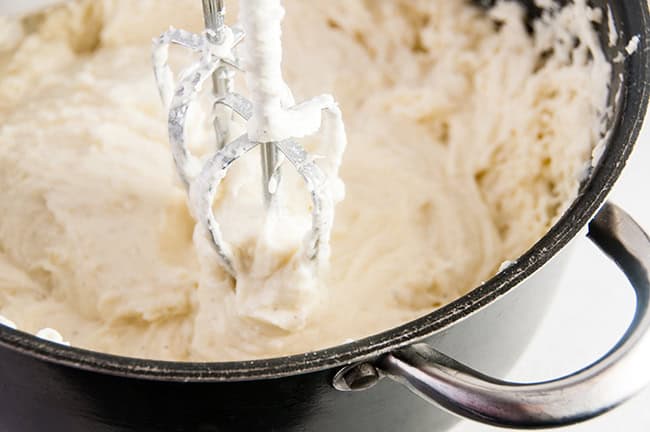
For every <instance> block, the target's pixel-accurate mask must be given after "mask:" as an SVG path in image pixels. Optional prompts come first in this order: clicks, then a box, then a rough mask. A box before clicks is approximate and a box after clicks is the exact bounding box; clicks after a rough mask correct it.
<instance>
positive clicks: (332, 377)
mask: <svg viewBox="0 0 650 432" xmlns="http://www.w3.org/2000/svg"><path fill="white" fill-rule="evenodd" d="M481 3H483V7H489V6H488V5H487V3H489V2H481ZM523 3H525V4H527V5H528V6H529V11H530V16H531V18H532V17H534V16H535V15H536V14H537V13H538V11H537V9H535V7H534V6H531V4H532V2H531V1H525V2H523ZM595 3H596V6H600V7H604V8H605V9H604V10H607V8H608V7H609V8H611V11H612V13H613V16H614V18H615V22H616V25H617V27H618V30H619V33H620V37H619V46H617V47H613V48H612V47H607V43H606V41H607V40H608V28H607V20H604V22H603V23H602V25H601V26H600V27H601V28H600V34H601V37H602V41H603V46H605V47H606V48H605V51H606V53H607V55H608V56H609V58H610V59H613V58H614V57H615V56H616V54H617V52H618V51H621V50H622V49H623V48H624V45H625V44H626V43H627V41H628V40H630V38H631V37H633V36H635V35H638V36H640V38H641V43H640V46H639V49H638V51H637V52H636V53H635V54H634V55H632V56H630V57H629V58H628V59H627V60H626V61H625V62H622V63H615V64H614V69H615V70H614V74H613V81H612V97H611V99H612V100H611V102H612V105H613V106H614V116H613V117H612V121H611V125H610V128H611V139H610V142H609V145H608V146H607V148H606V150H605V152H604V155H603V156H602V158H601V159H600V162H599V163H598V165H597V167H595V169H594V170H593V172H592V173H591V175H590V176H589V178H588V180H587V181H586V182H585V183H584V185H583V187H582V190H581V192H580V195H579V197H578V198H577V199H576V201H575V202H574V203H573V205H572V206H571V208H570V209H569V210H568V211H567V213H566V214H565V215H564V216H563V217H562V219H561V220H560V221H559V222H558V223H557V224H556V225H555V226H554V227H553V228H552V229H551V231H550V232H549V233H548V234H547V235H546V236H545V237H544V238H542V239H541V240H540V241H539V242H538V243H537V244H536V245H535V246H534V247H533V248H532V249H531V250H530V251H529V252H527V253H526V254H525V255H523V256H522V257H521V258H520V259H518V260H517V262H516V263H514V264H513V265H512V266H511V267H509V268H508V269H506V270H505V271H503V272H501V273H500V274H498V275H497V276H495V277H494V278H493V279H491V280H489V281H488V282H486V283H484V284H483V285H482V286H480V287H478V288H476V289H475V290H473V291H472V292H470V293H469V294H467V295H466V296H464V297H462V298H461V299H459V300H457V301H455V302H454V303H452V304H450V305H448V306H446V307H444V308H442V309H439V310H437V311H435V312H432V313H431V314H429V315H427V316H425V317H423V318H421V319H418V320H415V321H413V322H410V323H408V324H405V325H403V326H401V327H398V328H395V329H392V330H390V331H387V332H384V333H382V334H379V335H376V336H373V337H370V338H367V339H363V340H359V341H357V342H354V343H351V344H348V345H344V346H340V347H337V348H333V349H327V350H322V351H318V352H311V353H307V354H304V355H297V356H291V357H286V358H280V359H271V360H261V361H247V362H235V363H196V364H195V363H171V362H160V361H146V360H137V359H129V358H122V357H117V356H112V355H106V354H100V353H96V352H90V351H85V350H82V349H77V348H68V347H64V346H60V345H57V344H53V343H49V342H46V341H43V340H40V339H37V338H35V337H34V336H31V335H29V334H26V333H22V332H20V331H14V330H10V329H8V328H4V327H1V326H0V431H2V432H5V431H6V432H31V431H37V432H42V431H51V432H57V431H65V432H71V431H93V432H102V431H139V432H144V431H152V432H153V431H155V432H163V431H170V432H171V431H203V432H208V431H212V432H216V431H231V430H237V431H239V430H241V431H262V430H272V431H321V430H322V431H333V430H336V431H347V430H354V431H362V430H368V431H387V432H394V431H399V430H407V431H419V430H421V431H431V430H443V429H446V428H447V427H449V426H450V425H452V424H453V422H454V421H456V420H455V419H456V417H454V416H452V415H450V414H448V413H447V412H446V411H445V410H447V411H452V412H455V413H456V414H460V415H462V416H466V417H470V418H473V419H476V420H479V421H483V422H487V423H492V424H498V425H512V426H517V427H544V426H552V425H563V424H569V423H572V422H576V421H580V420H584V419H586V418H590V417H592V416H595V415H597V414H599V413H601V412H604V411H606V410H608V409H610V408H612V407H614V406H616V405H617V404H619V403H620V402H622V401H624V400H625V399H627V398H628V397H630V396H632V395H633V394H634V393H635V392H636V391H638V390H639V389H641V388H642V387H643V386H644V385H646V384H647V383H649V382H650V368H648V367H647V365H648V364H650V340H649V338H648V335H646V330H647V328H648V316H647V314H646V310H647V307H648V293H649V291H650V283H649V282H648V270H649V269H650V240H649V239H648V237H647V236H646V235H645V234H643V232H642V231H641V230H640V229H639V228H638V227H637V226H636V225H635V224H634V223H633V222H632V221H631V219H629V217H627V216H626V215H625V214H624V213H623V212H622V210H620V209H618V208H617V207H614V206H612V205H609V204H607V205H605V206H604V207H603V203H604V202H605V198H606V196H607V194H608V192H609V191H610V189H611V187H612V185H613V184H614V182H615V181H616V179H617V178H618V176H619V174H620V173H621V171H622V170H623V167H624V165H625V162H626V160H627V158H628V157H629V155H630V153H631V151H632V147H633V145H634V142H635V140H636V138H637V135H638V133H639V129H640V127H641V123H642V121H643V119H644V114H645V110H646V105H647V101H648V90H649V87H650V84H649V82H650V55H649V51H648V47H647V45H646V44H647V41H648V40H650V38H649V36H650V35H649V33H650V32H649V24H650V21H649V17H648V15H649V14H648V3H647V2H646V1H645V0H610V1H596V2H595ZM619 89H620V92H619ZM616 94H619V95H620V97H619V98H618V99H616V98H615V95H616ZM599 209H600V211H599ZM595 214H597V215H596V216H595V218H594V215H595ZM592 218H594V219H593V220H592ZM590 221H592V222H591V224H590V236H591V238H592V239H593V240H594V241H595V243H596V244H597V245H598V246H600V247H601V248H602V249H603V250H604V251H605V252H606V253H607V254H608V255H610V256H611V257H612V258H613V259H614V260H615V261H616V262H617V263H618V264H619V266H620V267H621V268H622V269H623V270H624V271H625V273H626V274H627V276H628V278H629V279H630V281H631V282H632V285H633V286H634V288H635V289H636V292H637V299H638V302H637V303H638V304H637V315H636V319H635V320H634V323H633V324H632V327H631V328H630V330H629V331H628V333H627V334H626V335H625V336H624V337H623V339H622V341H621V343H620V344H619V345H617V346H616V347H615V348H614V349H613V350H612V351H611V352H610V353H609V354H608V355H607V356H605V357H604V358H603V359H601V360H599V361H598V362H596V363H595V364H594V365H593V366H591V367H589V368H587V369H585V370H583V371H580V372H579V373H577V374H574V375H572V376H570V377H565V378H562V379H559V380H557V381H554V382H550V383H541V384H531V385H527V386H513V385H510V384H508V383H503V382H500V381H498V380H495V379H493V378H489V376H499V375H501V374H503V373H505V372H506V371H507V370H508V369H509V368H510V367H511V366H512V365H513V364H514V362H515V361H516V360H517V358H518V357H519V355H520V354H521V352H522V351H523V349H524V348H525V346H526V345H527V343H528V341H529V339H530V338H531V336H532V335H533V333H534V331H535V329H536V328H537V327H538V325H539V323H540V321H541V319H542V317H543V315H544V313H545V310H546V306H547V305H548V303H549V302H550V301H551V299H552V298H553V295H554V292H555V288H556V286H557V285H556V283H555V282H556V279H557V277H558V274H559V271H560V269H561V266H562V261H563V253H561V251H563V249H564V248H565V246H567V244H568V243H570V242H571V240H573V239H574V238H575V237H576V236H577V235H578V234H579V232H580V231H581V230H582V228H583V227H585V226H586V225H587V224H589V222H590ZM424 343H426V345H425V344H424ZM432 347H435V350H434V349H433V348H432ZM442 352H444V353H445V355H443V354H441V353H442ZM451 358H454V359H456V360H457V361H459V362H462V363H463V364H468V365H472V366H473V367H475V368H477V369H480V370H481V371H482V372H483V374H484V375H482V374H479V373H476V372H474V371H472V370H470V369H468V368H467V367H466V366H463V365H462V364H460V363H457V362H456V361H454V360H451ZM488 375H489V376H488ZM384 377H389V378H392V379H394V380H397V381H400V382H402V383H404V384H406V386H408V387H410V389H411V390H414V391H415V392H417V393H418V394H419V395H421V396H423V397H425V398H426V399H428V400H429V401H431V402H434V404H436V405H437V406H431V405H430V404H428V403H425V402H424V401H423V400H422V399H421V398H419V397H418V396H416V395H414V394H413V393H411V392H409V391H408V390H407V389H406V388H405V387H403V386H400V385H396V384H395V383H394V382H392V380H382V378H384ZM353 390H358V391H353Z"/></svg>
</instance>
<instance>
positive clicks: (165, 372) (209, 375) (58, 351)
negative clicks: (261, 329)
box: [0, 2, 650, 382]
mask: <svg viewBox="0 0 650 432" xmlns="http://www.w3.org/2000/svg"><path fill="white" fill-rule="evenodd" d="M633 3H635V4H636V2H633ZM638 4H639V5H640V9H641V10H640V11H639V10H631V9H629V6H630V4H629V3H627V2H621V3H620V5H619V6H621V7H623V8H624V14H623V16H621V17H619V18H622V19H624V21H625V22H624V24H625V25H626V26H621V27H623V28H619V31H620V32H622V33H624V35H622V37H623V38H626V39H625V40H629V38H630V37H632V36H633V35H638V36H639V37H640V39H641V41H640V44H639V47H638V49H637V52H636V53H635V54H634V55H631V56H629V57H628V58H627V60H626V61H625V63H624V77H623V82H624V85H623V90H622V93H621V100H620V107H619V109H620V114H619V115H618V118H617V121H616V123H615V124H614V126H613V128H612V130H611V136H610V141H609V144H608V145H607V146H606V148H605V151H604V153H603V155H602V157H601V158H600V160H599V162H598V164H597V166H596V167H595V169H594V170H593V173H592V175H591V178H590V180H589V182H588V183H587V184H586V185H585V187H584V189H583V190H582V191H581V193H580V194H579V196H578V197H577V198H576V199H575V200H574V202H573V203H572V205H571V206H570V207H569V209H568V210H567V211H566V212H565V214H564V215H563V216H562V217H561V218H560V219H559V220H558V221H557V223H555V224H554V225H553V227H552V228H551V229H550V230H549V232H548V233H547V234H546V235H545V236H544V237H542V238H541V239H540V240H539V241H538V242H537V243H535V245H533V246H532V247H531V248H530V249H529V250H528V251H527V252H526V253H524V254H523V255H522V256H521V257H520V258H519V259H518V260H517V261H515V262H514V263H513V264H512V265H511V266H509V267H508V268H506V269H505V270H503V271H501V272H499V273H498V274H497V275H495V276H494V277H492V278H491V279H490V280H488V281H486V282H484V283H483V284H481V285H480V286H478V287H477V288H475V289H473V290H472V291H470V292H468V293H467V294H466V295H464V296H463V297H461V298H459V299H457V300H455V301H454V302H452V303H450V304H448V305H446V306H443V307H442V308H440V309H437V310H435V311H433V312H431V313H429V314H427V315H425V316H423V317H421V318H418V319H415V320H413V321H410V322H408V323H405V324H403V325H401V326H398V327H395V328H392V329H390V330H387V331H384V332H381V333H378V334H375V335H372V336H369V337H366V338H363V339H360V340H357V341H354V342H351V343H349V344H344V345H339V346H336V347H332V348H327V349H322V350H317V351H312V352H309V353H305V354H299V355H291V356H285V357H277V358H272V359H265V360H251V361H236V362H202V363H199V362H173V361H161V360H145V359H137V358H130V357H123V356H117V355H112V354H105V353H100V352H95V351H90V350H86V349H82V348H76V347H67V346H63V345H60V344H56V343H52V342H48V341H45V340H42V339H39V338H37V337H35V336H33V335H31V334H29V333H25V332H22V331H19V330H12V329H10V328H8V327H5V326H1V325H0V347H3V348H6V349H10V350H13V351H17V352H19V353H22V354H25V355H28V356H31V357H34V358H37V359H41V360H44V361H47V362H51V363H55V364H59V365H63V366H68V367H72V368H76V369H81V370H86V371H90V372H95V373H102V374H108V375H116V376H123V377H129V378H137V379H144V380H155V381H171V382H232V381H250V380H258V379H269V378H279V377H286V376H292V375H300V374H306V373H313V372H319V371H324V370H328V369H332V368H335V367H340V366H343V365H347V364H352V363H358V362H363V361H367V360H371V359H374V358H376V357H378V356H380V355H382V354H385V353H388V352H390V351H393V350H395V349H398V348H401V347H404V346H407V345H410V344H413V343H414V342H417V341H420V340H422V339H425V338H427V337H429V336H431V335H432V334H434V333H437V332H439V331H441V330H444V329H445V328H448V327H450V326H451V325H453V324H456V323H457V322H460V321H461V320H464V319H466V318H468V317H469V316H470V315H473V314H474V313H476V312H478V311H479V310H481V309H483V308H484V307H487V306H488V305H490V304H491V303H493V302H495V301H496V300H497V299H499V298H501V297H502V296H504V295H506V294H508V293H509V292H510V291H511V290H513V289H515V288H516V287H517V286H518V285H520V283H521V282H523V281H524V280H525V279H526V278H528V277H529V276H530V275H532V274H533V273H535V272H536V271H537V270H538V269H540V268H541V267H542V266H543V265H544V264H546V263H547V262H548V261H549V260H550V259H551V258H553V257H554V256H555V255H556V254H557V253H558V252H559V251H560V250H562V249H563V248H564V246H566V245H567V244H568V243H569V242H570V241H571V240H572V239H573V238H574V237H576V236H577V235H578V233H579V232H580V231H581V230H582V228H583V227H584V226H586V224H587V223H588V222H589V221H590V219H591V218H592V216H593V215H594V214H595V213H596V212H597V211H598V209H599V208H600V207H601V205H602V204H603V203H604V202H605V199H606V197H607V195H608V194H609V192H610V190H611V189H612V187H613V185H614V183H615V182H616V180H617V179H618V177H619V176H620V174H621V172H622V171H623V169H624V167H625V164H626V162H627V160H628V158H629V156H630V154H631V153H632V150H633V148H634V144H635V141H636V139H637V138H638V135H639V133H640V130H641V126H642V124H643V121H644V117H645V113H646V110H647V107H648V99H649V97H650V50H649V49H648V47H647V46H646V44H647V43H648V42H650V16H649V11H648V7H647V5H646V3H645V2H639V3H638ZM630 30H632V31H630Z"/></svg>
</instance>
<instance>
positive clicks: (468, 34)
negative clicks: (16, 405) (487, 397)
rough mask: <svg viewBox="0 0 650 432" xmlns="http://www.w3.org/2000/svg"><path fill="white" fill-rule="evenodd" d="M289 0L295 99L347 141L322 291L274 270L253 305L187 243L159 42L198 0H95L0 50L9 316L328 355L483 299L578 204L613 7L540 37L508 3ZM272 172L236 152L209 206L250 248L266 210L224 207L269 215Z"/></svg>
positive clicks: (21, 321)
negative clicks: (158, 71) (265, 185)
mask: <svg viewBox="0 0 650 432" xmlns="http://www.w3.org/2000/svg"><path fill="white" fill-rule="evenodd" d="M229 6H230V3H229ZM232 6H233V7H230V11H229V13H230V15H236V7H234V4H233V5H232ZM285 7H286V9H287V16H286V19H285V26H284V37H283V39H284V47H283V48H284V52H285V63H284V71H283V72H284V76H285V80H286V81H287V82H288V83H290V85H291V87H292V90H293V93H294V96H295V99H296V100H298V101H300V100H305V99H307V98H309V97H311V96H312V95H314V94H319V93H320V92H323V91H325V92H328V93H331V94H334V95H336V98H337V100H338V101H339V102H340V104H341V107H342V110H343V112H344V113H345V120H346V125H347V130H348V137H349V147H348V152H347V154H346V158H345V161H344V164H343V167H342V173H341V174H342V178H343V180H344V181H345V183H346V187H347V196H346V200H345V201H344V202H343V203H341V204H340V205H339V207H338V212H337V216H336V223H335V226H334V233H333V238H332V258H331V269H330V271H329V273H328V274H327V275H324V276H323V280H322V281H321V283H322V284H323V285H324V287H325V288H326V289H324V290H319V292H324V293H326V295H325V296H322V297H321V296H311V294H310V292H309V291H304V290H300V289H291V288H292V287H291V286H284V285H282V278H280V279H278V280H277V283H278V284H280V285H279V286H278V287H277V289H275V290H269V291H268V293H269V295H270V296H274V297H273V298H268V299H266V300H265V301H264V303H263V305H262V306H260V305H259V304H256V303H255V302H250V297H248V296H247V295H245V293H242V292H241V291H238V290H236V289H234V286H233V284H232V282H231V280H230V278H229V277H228V276H227V274H226V273H225V272H224V271H223V270H222V269H221V268H220V266H219V265H216V264H215V257H214V254H213V252H212V251H211V249H210V245H209V244H208V243H207V242H206V241H205V240H206V239H205V238H202V237H200V236H198V237H197V236H193V233H194V220H193V218H192V217H191V216H190V214H189V213H188V210H187V203H186V197H185V191H184V189H183V187H182V185H180V182H178V180H177V175H176V172H175V170H174V168H173V164H172V159H171V155H170V150H169V146H168V142H167V134H166V124H165V113H164V112H163V108H162V106H161V104H160V101H159V97H158V94H157V90H156V87H155V83H154V80H153V76H152V75H153V74H152V73H151V65H150V56H149V52H150V41H151V38H152V37H153V36H155V35H157V34H160V33H161V32H162V31H164V30H166V29H167V27H168V26H169V25H170V24H174V25H175V26H176V27H179V28H187V29H190V30H194V31H200V29H201V27H202V18H201V11H200V2H197V1H194V0H182V1H173V2H172V1H153V0H139V1H135V2H133V1H127V0H102V1H83V2H77V3H75V4H73V5H71V6H68V7H65V8H59V9H56V10H52V11H51V12H49V13H47V14H44V15H41V16H39V17H32V18H30V19H29V20H27V21H25V22H23V23H22V26H21V27H22V29H21V30H20V31H17V32H12V33H11V35H10V36H8V37H4V36H3V39H2V41H0V50H1V51H0V118H2V122H1V123H0V313H1V314H2V315H4V316H5V317H7V318H9V319H11V320H12V321H14V322H15V323H16V324H17V325H18V326H19V327H20V328H23V329H26V330H28V331H33V332H36V331H37V330H39V329H41V328H45V327H53V328H56V329H57V330H58V331H59V332H60V333H61V334H62V335H63V337H64V339H65V340H66V341H70V342H71V343H72V345H75V346H82V347H88V348H92V349H96V350H101V351H107V352H112V353H118V354H125V355H130V356H138V357H147V358H163V359H176V360H236V359H249V358H260V357H269V356H277V355H283V354H289V353H297V352H303V351H308V350H313V349H317V348H323V347H327V346H333V345H336V344H340V343H343V342H344V341H346V340H348V339H356V338H360V337H363V336H367V335H369V334H372V333H376V332H378V331H381V330H385V329H388V328H390V327H393V326H395V325H398V324H400V323H403V322H405V321H407V320H410V319H412V318H415V317H417V316H420V315H422V314H425V313H427V312H429V311H431V310H432V309H434V308H436V307H439V306H440V305H442V304H445V303H447V302H449V301H451V300H453V299H454V298H457V297H458V296H460V295H462V294H463V293H465V292H467V290H469V289H471V288H472V287H474V286H476V285H477V284H478V283H480V282H481V281H482V280H485V279H487V278H489V277H490V276H491V275H493V274H494V273H495V272H496V271H497V269H498V268H499V265H500V264H501V263H502V262H503V261H505V260H514V259H516V258H517V257H518V256H519V255H520V254H521V253H522V252H523V251H525V250H526V249H527V248H528V247H529V246H531V245H532V244H533V243H534V242H535V241H536V240H537V239H538V238H539V237H541V236H542V235H543V234H544V233H545V232H546V230H547V229H548V228H549V226H550V225H551V224H552V223H553V221H554V220H556V218H557V217H558V216H559V215H560V214H561V213H562V212H563V211H564V209H565V208H566V206H567V205H568V203H569V202H570V201H571V200H572V199H573V197H574V196H575V194H576V192H577V187H578V179H579V176H580V175H581V174H582V170H583V169H584V168H585V167H586V166H588V161H589V156H590V153H591V150H592V148H593V146H594V145H596V144H597V143H598V141H599V140H600V138H601V134H602V132H603V131H602V130H601V129H602V127H601V122H600V119H601V116H602V115H603V114H604V113H605V104H606V96H607V91H608V89H607V82H608V80H609V75H610V68H609V65H608V64H607V63H606V61H605V60H604V58H603V56H602V54H601V52H600V49H599V48H598V43H597V37H596V35H595V33H593V31H592V29H591V25H590V20H597V19H603V16H602V14H601V13H599V12H598V11H588V10H587V8H586V6H585V4H584V1H576V2H575V5H573V6H570V7H568V8H565V9H564V10H562V11H558V12H557V13H556V14H554V15H553V17H547V19H546V20H545V22H543V23H538V25H536V33H535V36H534V37H530V36H529V35H528V34H527V32H526V28H525V26H524V24H523V22H522V12H521V10H520V9H519V7H517V6H516V5H515V4H513V3H510V2H505V3H502V4H500V5H499V6H498V7H496V8H495V9H493V10H492V11H491V12H490V15H489V16H488V15H485V14H483V13H482V12H480V11H479V10H478V9H475V8H473V7H470V6H468V5H467V4H466V3H465V2H464V1H462V0H439V1H433V0H431V1H412V0H408V1H406V0H404V1H400V0H395V1H376V2H365V1H361V0H336V1H325V0H323V1H320V0H318V1H316V0H314V1H309V2H304V1H300V0H291V1H290V0H287V1H286V2H285ZM143 17H146V19H143ZM497 23H498V24H497ZM19 28H20V27H19ZM21 32H22V34H20V33H21ZM3 34H4V33H3ZM17 35H18V36H17ZM576 38H577V40H579V41H580V43H579V44H578V45H577V47H576V46H575V44H574V41H575V39H576ZM549 53H550V55H549ZM173 54H174V56H173V58H174V59H175V60H174V61H175V62H177V64H179V65H184V64H187V61H188V60H190V59H189V58H184V55H183V54H182V53H179V52H176V53H173ZM240 85H243V82H242V83H240ZM203 120H205V119H204V118H203V117H202V114H201V112H200V111H197V112H196V113H195V117H194V119H193V121H194V124H195V127H192V128H191V129H190V130H191V134H192V142H193V143H196V145H195V146H194V149H193V150H194V151H196V152H197V153H199V154H200V153H205V152H208V151H209V150H210V148H211V147H210V146H211V145H213V141H214V138H213V131H212V129H211V125H209V124H208V123H209V122H207V121H203ZM200 125H203V126H202V127H201V126H200ZM308 144H309V143H308ZM313 146H317V144H313ZM257 166H258V155H257V154H251V155H249V157H247V158H245V159H244V160H242V161H240V162H239V163H238V164H237V166H235V167H234V169H233V172H232V173H231V174H229V178H228V179H227V181H226V183H225V184H224V188H223V193H222V194H221V195H220V196H219V197H218V198H217V202H216V205H215V211H216V213H217V216H218V218H219V220H220V221H223V225H224V228H223V231H224V234H225V235H226V236H230V238H229V239H230V241H232V242H233V243H237V244H239V245H245V244H246V239H255V236H256V235H257V234H259V228H257V227H259V224H260V222H261V221H260V220H259V217H258V216H256V214H258V213H255V212H251V213H250V214H248V213H245V212H241V211H235V209H234V208H233V207H234V206H227V205H222V204H223V202H230V203H235V202H237V203H239V205H240V206H244V207H245V206H246V205H247V204H246V203H247V202H248V201H247V200H248V199H250V202H255V203H259V205H261V203H260V201H259V200H258V199H257V198H256V199H252V198H251V197H250V195H252V192H251V194H248V192H249V191H257V192H256V193H258V194H259V177H254V178H251V177H250V176H246V175H244V174H243V173H247V172H250V171H251V170H253V169H255V168H254V167H257ZM292 182H295V183H296V184H300V182H299V180H298V179H296V178H293V179H292V178H291V174H287V179H284V178H283V185H285V186H284V187H290V185H291V184H292ZM298 187H299V186H298ZM305 200H306V199H305ZM251 205H252V204H251ZM292 214H300V212H294V213H292ZM228 221H231V222H228ZM278 221H279V222H278V223H280V224H281V223H287V224H291V223H293V222H294V220H293V219H292V218H291V217H290V215H289V217H287V218H286V219H282V218H279V219H278ZM283 221H284V222H283ZM287 231H288V232H292V231H293V230H270V231H269V232H272V233H276V232H287ZM292 241H293V240H292V239H288V240H287V243H292ZM249 244H250V245H254V244H255V243H254V242H249ZM272 244H274V245H276V246H275V247H277V248H278V254H277V261H276V262H275V263H274V264H273V265H274V266H275V268H276V269H278V268H287V267H286V264H287V262H290V261H291V255H283V254H282V253H281V252H280V251H282V250H286V251H291V250H293V249H292V247H289V246H288V247H287V248H284V247H283V237H282V236H277V238H276V239H274V242H272ZM239 253H241V254H243V255H242V256H246V254H247V253H248V252H247V250H246V248H245V247H242V248H241V250H240V252H239ZM288 269H289V270H290V267H288ZM250 288H251V289H253V290H254V289H255V287H254V286H253V287H250ZM244 291H245V290H244ZM264 292H266V291H264ZM259 294H260V293H259V291H257V292H256V296H255V298H256V299H259ZM305 302H306V303H308V304H309V305H310V313H309V314H304V309H303V306H301V305H304V304H305ZM279 312H281V313H279Z"/></svg>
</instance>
